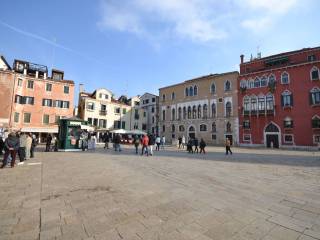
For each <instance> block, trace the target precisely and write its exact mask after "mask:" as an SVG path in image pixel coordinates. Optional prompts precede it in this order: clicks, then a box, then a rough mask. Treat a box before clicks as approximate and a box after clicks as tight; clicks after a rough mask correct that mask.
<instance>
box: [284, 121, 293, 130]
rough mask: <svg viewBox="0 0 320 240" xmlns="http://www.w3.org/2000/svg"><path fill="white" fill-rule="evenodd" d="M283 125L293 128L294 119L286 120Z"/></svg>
mask: <svg viewBox="0 0 320 240" xmlns="http://www.w3.org/2000/svg"><path fill="white" fill-rule="evenodd" d="M283 127H284V128H293V121H292V120H289V119H288V120H284V121H283Z"/></svg>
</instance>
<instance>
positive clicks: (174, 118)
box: [171, 108, 176, 121]
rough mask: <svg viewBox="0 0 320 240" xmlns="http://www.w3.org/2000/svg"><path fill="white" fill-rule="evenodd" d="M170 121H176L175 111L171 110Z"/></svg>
mask: <svg viewBox="0 0 320 240" xmlns="http://www.w3.org/2000/svg"><path fill="white" fill-rule="evenodd" d="M171 120H172V121H174V120H176V109H175V108H172V110H171Z"/></svg>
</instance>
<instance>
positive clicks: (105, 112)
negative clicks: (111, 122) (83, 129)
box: [99, 110, 107, 116]
mask: <svg viewBox="0 0 320 240" xmlns="http://www.w3.org/2000/svg"><path fill="white" fill-rule="evenodd" d="M99 113H100V115H101V116H106V115H107V110H100V112H99Z"/></svg>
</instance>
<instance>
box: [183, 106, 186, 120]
mask: <svg viewBox="0 0 320 240" xmlns="http://www.w3.org/2000/svg"><path fill="white" fill-rule="evenodd" d="M186 118H187V108H186V107H183V119H186Z"/></svg>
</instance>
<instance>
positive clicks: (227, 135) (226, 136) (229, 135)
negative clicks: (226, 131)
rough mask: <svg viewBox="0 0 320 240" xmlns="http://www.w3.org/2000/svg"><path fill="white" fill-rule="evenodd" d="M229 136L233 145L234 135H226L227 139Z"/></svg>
mask: <svg viewBox="0 0 320 240" xmlns="http://www.w3.org/2000/svg"><path fill="white" fill-rule="evenodd" d="M227 138H229V140H230V143H231V145H233V138H232V135H226V140H227Z"/></svg>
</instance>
